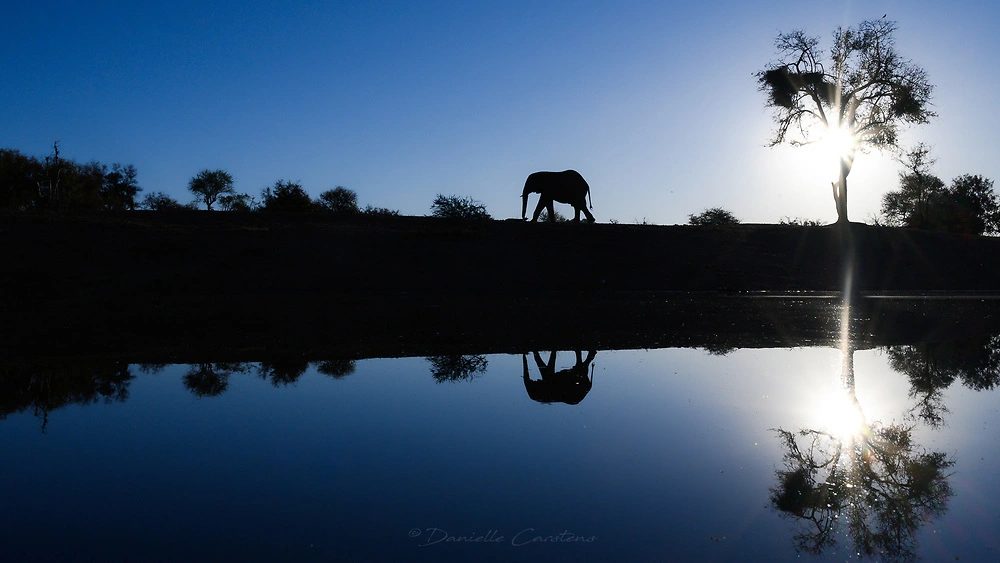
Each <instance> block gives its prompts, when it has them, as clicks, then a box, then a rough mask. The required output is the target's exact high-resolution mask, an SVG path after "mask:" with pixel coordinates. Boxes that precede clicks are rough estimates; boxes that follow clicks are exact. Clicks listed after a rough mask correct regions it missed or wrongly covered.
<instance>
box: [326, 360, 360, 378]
mask: <svg viewBox="0 0 1000 563" xmlns="http://www.w3.org/2000/svg"><path fill="white" fill-rule="evenodd" d="M355 365H356V362H355V361H354V360H327V361H325V362H319V363H318V364H316V371H318V372H320V373H322V374H323V375H329V376H330V377H333V378H335V379H340V378H341V377H347V376H348V375H351V374H352V373H354V369H355Z"/></svg>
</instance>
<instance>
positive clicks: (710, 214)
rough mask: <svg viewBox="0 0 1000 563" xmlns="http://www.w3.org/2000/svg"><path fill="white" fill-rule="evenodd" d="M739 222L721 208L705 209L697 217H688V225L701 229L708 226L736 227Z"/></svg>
mask: <svg viewBox="0 0 1000 563" xmlns="http://www.w3.org/2000/svg"><path fill="white" fill-rule="evenodd" d="M739 222H740V220H739V219H737V218H736V216H735V215H733V214H732V213H730V212H729V211H727V210H725V209H723V208H721V207H712V208H711V209H706V210H705V211H702V212H701V213H698V214H697V215H688V224H691V225H695V226H699V227H703V226H708V225H737V224H739Z"/></svg>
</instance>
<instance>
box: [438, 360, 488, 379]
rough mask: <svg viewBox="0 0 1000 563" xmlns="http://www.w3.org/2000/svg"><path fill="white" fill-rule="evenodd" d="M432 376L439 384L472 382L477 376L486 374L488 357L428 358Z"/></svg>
mask: <svg viewBox="0 0 1000 563" xmlns="http://www.w3.org/2000/svg"><path fill="white" fill-rule="evenodd" d="M427 361H428V362H430V363H431V375H432V376H434V379H435V380H437V382H438V383H442V382H444V381H461V380H472V379H474V378H475V377H476V374H479V373H485V372H486V365H487V362H486V356H481V355H480V356H459V355H451V356H428V357H427Z"/></svg>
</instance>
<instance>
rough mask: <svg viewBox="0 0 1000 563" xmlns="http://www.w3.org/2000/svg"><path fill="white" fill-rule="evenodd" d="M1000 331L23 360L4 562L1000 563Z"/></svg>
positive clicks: (2, 494) (11, 420) (8, 432)
mask: <svg viewBox="0 0 1000 563" xmlns="http://www.w3.org/2000/svg"><path fill="white" fill-rule="evenodd" d="M996 344H997V341H996V339H995V338H992V337H991V338H989V339H985V340H983V341H982V342H979V343H973V344H967V343H963V344H954V343H952V344H945V345H937V347H935V346H933V345H932V346H928V345H913V346H895V347H881V348H875V349H864V350H852V349H846V350H840V349H837V348H833V347H814V348H791V349H739V348H737V349H731V350H716V351H714V352H711V353H710V352H708V351H706V350H703V349H685V348H665V349H652V350H598V351H593V352H592V351H587V350H582V351H580V355H579V356H577V353H576V352H575V351H559V352H558V354H556V355H555V356H554V363H553V362H552V360H553V355H552V354H551V352H550V351H540V352H541V353H540V354H538V355H537V357H536V355H535V354H534V353H532V352H529V353H527V354H524V355H522V354H500V355H485V356H476V355H469V356H458V357H455V356H452V357H434V358H396V359H363V360H353V361H339V362H306V361H304V360H303V361H292V362H284V363H281V364H274V363H270V364H269V363H238V364H200V365H135V364H134V365H125V364H116V363H114V362H105V363H98V364H94V365H75V366H71V367H63V368H59V367H53V366H48V367H44V368H30V367H26V368H8V369H7V372H6V373H5V374H4V377H5V379H6V381H7V383H6V384H5V387H6V389H5V390H4V393H6V394H7V396H6V397H5V398H4V405H3V408H4V410H3V411H2V412H3V414H4V418H2V419H0V451H2V452H3V456H4V459H3V463H2V464H0V467H2V469H0V476H2V479H0V558H2V559H5V560H11V561H31V560H52V561H58V560H64V561H65V560H125V559H130V560H143V561H147V560H192V559H194V560H320V561H332V560H359V561H361V560H367V561H372V560H511V559H515V558H516V559H519V560H551V559H553V558H558V559H559V560H588V561H611V560H621V561H664V560H678V561H713V560H714V561H753V560H758V561H783V560H795V559H807V560H810V559H821V560H851V559H876V560H878V559H902V560H909V559H913V558H921V559H924V560H928V561H943V560H952V561H954V560H961V561H996V560H998V559H1000V511H998V510H997V508H996V506H997V500H998V499H1000V480H998V479H997V478H996V468H997V467H998V466H1000V437H998V430H1000V412H998V409H1000V401H998V399H1000V397H998V394H997V393H998V391H997V390H996V389H995V387H996V384H997V380H998V378H1000V372H998V371H997V367H998V366H1000V363H998V361H997V356H998V354H1000V351H998V350H996ZM963 346H964V347H963ZM963 362H964V363H963ZM60 369H64V370H69V371H71V372H73V373H69V374H68V375H62V374H61V373H60V372H59V370H60ZM18 370H20V371H18ZM32 370H34V371H32ZM526 370H527V379H528V381H527V382H526V381H525V371H526ZM88 377H89V379H88ZM69 380H72V381H73V382H74V383H73V384H69V383H67V381H69ZM82 381H85V382H82ZM19 401H20V402H19Z"/></svg>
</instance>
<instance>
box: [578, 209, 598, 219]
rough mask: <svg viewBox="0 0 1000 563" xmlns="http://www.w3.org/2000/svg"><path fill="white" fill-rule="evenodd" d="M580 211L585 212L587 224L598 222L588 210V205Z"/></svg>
mask: <svg viewBox="0 0 1000 563" xmlns="http://www.w3.org/2000/svg"><path fill="white" fill-rule="evenodd" d="M580 209H581V210H582V211H583V214H584V215H586V216H587V222H588V223H593V222H594V221H596V220H597V219H594V214H593V213H591V212H590V210H588V209H587V206H586V205H584V206H581V207H580Z"/></svg>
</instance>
